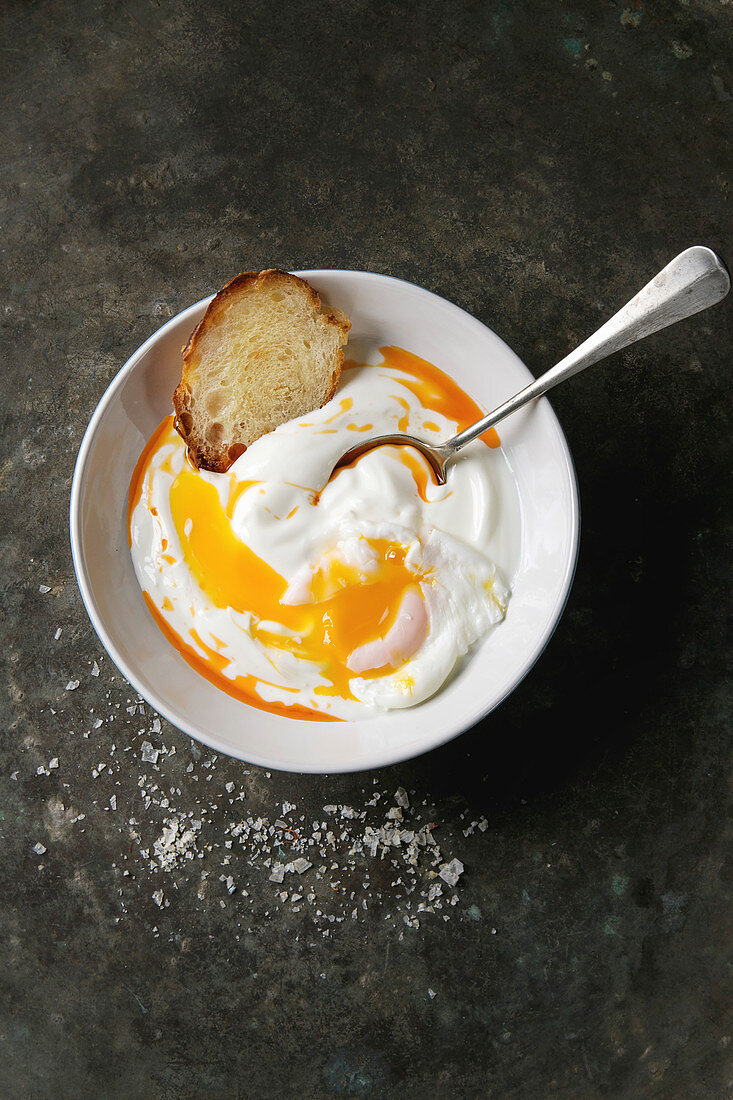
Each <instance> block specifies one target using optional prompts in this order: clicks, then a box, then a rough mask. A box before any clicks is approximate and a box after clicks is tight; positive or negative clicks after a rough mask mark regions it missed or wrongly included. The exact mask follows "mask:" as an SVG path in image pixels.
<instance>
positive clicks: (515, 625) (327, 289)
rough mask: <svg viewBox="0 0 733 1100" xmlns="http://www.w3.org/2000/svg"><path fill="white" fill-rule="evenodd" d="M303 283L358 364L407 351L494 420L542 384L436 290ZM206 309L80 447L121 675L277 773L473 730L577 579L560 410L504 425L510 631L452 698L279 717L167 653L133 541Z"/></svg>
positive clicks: (170, 330)
mask: <svg viewBox="0 0 733 1100" xmlns="http://www.w3.org/2000/svg"><path fill="white" fill-rule="evenodd" d="M301 274H303V275H304V276H305V277H306V278H308V280H309V281H310V282H311V283H312V284H313V285H314V286H315V288H316V289H317V290H318V292H319V293H320V294H321V296H322V298H323V299H324V300H325V301H327V302H329V303H332V304H334V305H338V306H339V307H340V308H341V309H343V310H345V312H346V313H347V314H348V315H349V317H350V318H351V320H352V332H351V336H350V340H349V348H350V349H351V348H352V347H355V348H356V349H358V352H359V353H360V354H364V352H365V349H366V351H367V353H368V349H375V350H376V349H377V348H378V347H379V346H382V345H385V344H396V345H398V346H401V347H404V348H406V349H407V350H408V351H411V352H414V353H415V354H416V355H419V356H421V357H422V358H424V359H428V360H429V361H430V362H433V363H435V364H436V365H437V366H439V367H440V368H441V369H442V370H444V371H446V372H447V373H448V374H450V375H452V376H453V377H454V378H455V379H456V381H457V382H458V383H459V384H460V385H461V386H462V387H463V388H464V389H465V390H466V391H467V392H468V393H469V394H470V395H471V396H472V397H473V398H474V399H475V400H476V401H478V403H479V404H480V405H482V406H483V407H484V408H486V409H489V408H492V407H494V406H495V405H497V404H499V402H500V401H502V400H504V399H506V398H507V397H508V396H510V395H511V394H512V393H514V392H515V391H516V390H518V389H520V388H522V387H523V386H525V385H527V383H528V382H529V381H531V378H532V376H531V375H530V373H529V371H528V370H527V369H526V367H525V366H524V365H523V364H522V363H521V361H520V360H519V359H518V358H517V356H516V355H515V354H514V352H512V351H511V350H510V349H509V348H508V347H507V346H506V344H504V342H503V341H502V340H500V339H499V337H498V336H496V334H495V333H493V332H492V331H491V330H490V329H488V328H486V327H485V326H484V325H482V324H481V323H480V322H478V321H477V320H476V319H475V318H473V317H470V316H469V315H468V314H466V313H464V312H463V311H462V310H461V309H459V308H458V307H457V306H454V305H452V304H451V303H449V302H446V301H445V300H444V299H441V298H438V297H436V296H435V295H433V294H431V293H429V292H428V291H425V290H422V289H420V288H419V287H416V286H413V285H411V284H409V283H404V282H401V281H399V280H397V279H391V278H388V277H386V276H381V275H373V274H369V273H366V272H349V271H346V272H344V271H312V272H302V273H301ZM207 301H208V299H207V300H206V301H203V302H199V303H197V304H196V305H194V306H191V307H190V308H189V309H187V310H185V311H184V312H183V313H181V314H179V315H178V316H177V317H174V318H173V319H172V320H171V321H169V322H168V323H167V324H166V325H165V326H164V327H163V328H162V329H160V330H159V331H158V332H157V333H155V334H154V335H153V336H152V337H151V338H150V339H149V340H148V341H147V342H146V343H145V344H143V346H142V347H141V348H140V349H139V350H138V351H137V352H136V353H135V354H134V355H133V356H132V358H131V359H130V360H129V361H128V363H127V364H126V365H125V367H124V368H123V369H122V370H121V371H120V373H119V374H118V375H117V377H116V378H115V379H114V380H113V382H112V384H111V385H110V387H109V389H108V390H107V392H106V393H105V395H104V397H103V398H102V400H101V402H100V404H99V406H98V408H97V410H96V412H95V414H94V416H93V418H92V421H91V423H90V425H89V428H88V429H87V433H86V435H85V437H84V441H83V443H82V446H81V449H80V452H79V457H78V460H77V465H76V471H75V475H74V484H73V488H72V500H71V541H72V550H73V554H74V564H75V568H76V572H77V578H78V580H79V586H80V589H81V593H82V596H83V599H84V602H85V604H86V607H87V610H88V612H89V615H90V617H91V620H92V622H93V624H94V627H95V629H96V631H97V633H98V634H99V637H100V639H101V641H102V643H103V645H104V646H105V648H106V649H107V651H108V653H109V654H110V656H111V658H112V659H113V661H114V662H115V664H116V665H117V666H118V668H119V669H120V671H121V672H122V673H123V675H124V676H125V677H126V678H127V679H128V680H129V681H130V683H131V684H132V685H133V686H134V687H135V688H136V689H137V690H138V691H139V692H140V694H141V695H142V696H144V697H145V698H146V699H147V700H148V702H149V703H150V704H151V705H152V706H154V707H155V708H156V710H158V711H159V712H160V713H161V714H163V715H165V717H166V718H168V719H169V721H171V722H173V723H174V724H175V725H176V726H178V727H179V728H180V729H182V730H184V731H185V732H186V733H188V734H189V735H190V736H191V737H194V738H196V739H197V740H199V741H202V742H203V743H205V744H207V745H209V746H211V747H212V748H213V749H215V750H216V751H218V752H224V753H227V754H229V755H231V756H236V757H240V758H241V759H244V760H248V761H251V762H252V763H256V764H262V765H264V766H267V767H272V768H281V769H284V770H287V771H310V772H333V771H352V770H358V769H360V768H370V767H378V766H381V765H384V764H390V763H393V762H395V761H397V760H402V759H406V758H409V757H411V756H415V755H417V754H419V753H421V752H425V751H426V750H427V749H430V748H433V747H435V746H436V745H439V744H441V743H443V742H445V741H447V740H449V739H450V738H451V737H453V736H455V735H456V734H458V733H460V732H462V731H463V730H465V729H468V728H469V727H470V726H472V725H473V724H474V723H475V722H476V721H478V720H479V719H480V718H481V717H482V716H483V715H485V714H486V713H488V711H490V710H491V709H492V708H493V707H495V706H496V705H497V704H498V703H500V702H501V700H502V699H504V698H505V697H506V696H507V695H508V694H509V692H510V691H511V690H512V689H513V688H514V687H515V686H516V685H517V684H518V683H519V681H520V680H521V679H522V678H523V676H524V675H526V673H527V671H528V670H529V669H530V668H531V667H532V665H533V664H534V662H535V660H536V659H537V657H538V656H539V654H540V653H541V652H542V649H543V648H544V646H545V645H546V643H547V640H548V639H549V637H550V635H551V633H552V630H553V629H554V626H555V624H556V622H557V620H558V619H559V617H560V615H561V613H562V609H563V607H564V604H565V600H566V597H567V593H568V590H569V588H570V584H571V581H572V575H573V570H574V567H575V559H576V555H577V544H578V500H577V485H576V480H575V474H574V471H573V466H572V461H571V458H570V453H569V451H568V447H567V444H566V442H565V438H564V436H563V433H562V431H561V429H560V426H559V424H558V422H557V420H556V418H555V415H554V413H553V412H552V409H551V408H550V405H549V403H548V401H547V400H546V399H544V398H543V399H541V400H540V401H538V402H536V403H535V404H534V405H533V406H532V407H531V408H527V409H524V410H522V411H520V412H519V413H516V414H515V415H514V416H513V417H511V418H510V419H509V420H508V421H506V422H505V423H504V424H502V425H501V426H500V435H501V439H502V447H503V451H504V455H505V457H506V460H507V462H508V464H509V466H510V468H511V471H512V474H513V476H514V479H515V484H516V488H517V494H518V500H519V510H520V515H521V545H520V548H519V551H518V562H517V569H516V574H515V577H514V583H513V594H512V598H511V600H510V603H509V609H508V612H507V617H506V620H505V621H504V622H503V623H502V624H501V625H500V626H499V627H498V628H497V629H496V630H494V631H493V632H492V633H491V634H490V635H489V637H488V638H487V639H486V641H485V642H484V644H483V645H481V646H480V647H478V648H477V649H476V650H474V652H473V653H472V655H471V656H470V658H469V659H468V660H466V661H465V662H464V663H463V665H462V666H461V668H460V669H459V670H458V672H457V673H456V674H455V675H454V676H453V678H452V679H451V680H450V681H449V682H448V684H447V685H445V686H444V688H443V689H442V690H441V691H440V692H438V693H437V694H436V695H435V696H434V697H433V698H432V699H430V700H428V701H427V702H425V703H423V704H421V705H420V706H418V707H415V708H413V709H411V710H404V711H392V712H387V713H385V714H384V715H382V716H379V717H376V718H370V719H364V720H361V721H358V722H333V723H331V722H328V723H322V722H318V723H316V722H307V721H301V720H295V719H289V718H282V717H279V716H277V715H272V714H268V713H266V712H263V711H258V710H255V709H254V708H251V707H247V706H246V705H245V704H243V703H240V702H239V701H237V700H235V699H232V698H230V697H229V696H227V695H226V694H224V693H223V692H221V691H219V690H218V689H217V688H215V687H214V686H213V685H212V684H209V683H208V682H207V681H206V680H204V679H203V678H202V677H201V676H199V675H198V674H197V673H196V672H194V670H193V669H192V668H190V666H189V665H188V664H187V663H186V662H185V661H184V660H183V659H182V658H181V657H180V656H179V654H178V653H177V652H176V651H175V650H174V649H173V648H172V646H170V645H169V643H168V642H167V641H166V639H165V638H164V637H163V635H162V634H161V633H160V631H159V630H158V627H157V626H156V625H155V623H154V622H153V620H152V618H151V616H150V614H149V612H148V610H147V607H146V605H145V602H144V600H143V597H142V593H141V591H140V588H139V586H138V583H137V579H136V577H135V573H134V570H133V567H132V560H131V557H130V553H129V548H128V542H127V531H126V525H125V523H126V508H127V495H128V487H129V482H130V475H131V473H132V470H133V468H134V466H135V463H136V461H137V459H138V457H139V455H140V452H141V450H142V448H143V446H144V445H145V443H146V442H147V440H148V438H149V436H150V435H151V433H152V432H153V430H154V429H155V427H156V426H157V425H158V423H159V422H160V420H161V419H162V418H163V417H164V416H166V415H168V414H169V413H170V411H171V394H172V392H173V390H174V388H175V386H176V384H177V382H178V381H179V378H180V363H181V359H180V353H181V347H182V346H183V344H184V343H185V342H186V340H187V339H188V337H189V335H190V333H191V331H192V329H193V328H194V326H195V325H196V323H197V322H198V320H199V319H200V317H201V316H202V314H203V312H204V309H205V308H206V305H207ZM350 353H351V352H349V351H347V354H350ZM352 354H353V353H352Z"/></svg>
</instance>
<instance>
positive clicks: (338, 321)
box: [173, 268, 351, 473]
mask: <svg viewBox="0 0 733 1100" xmlns="http://www.w3.org/2000/svg"><path fill="white" fill-rule="evenodd" d="M293 286H297V288H298V289H299V291H301V292H302V291H303V290H304V289H305V290H306V291H307V292H308V296H309V299H310V304H311V306H312V308H313V310H314V312H316V313H319V314H320V316H321V318H322V319H323V321H324V322H325V323H326V324H328V325H333V326H334V327H336V328H337V329H339V331H340V333H341V335H342V336H343V343H345V342H346V337H347V335H348V332H349V329H350V328H351V322H350V321H349V319H348V317H346V315H345V314H344V313H342V312H341V310H338V309H324V308H322V306H321V299H320V297H319V295H318V293H317V292H316V290H315V289H314V288H313V287H312V286H311V285H310V283H308V282H306V280H305V279H300V278H299V277H298V276H297V275H291V274H290V272H289V271H281V270H280V269H279V268H267V269H266V270H264V271H259V272H257V271H246V272H241V273H240V274H239V275H235V276H234V278H232V279H230V280H229V282H228V283H226V284H225V286H223V287H222V289H221V290H220V291H219V293H218V294H216V295H215V297H214V298H213V299H212V300H211V302H209V305H208V306H207V308H206V312H205V313H204V315H203V317H202V318H201V320H200V321H199V323H198V325H197V326H196V328H195V329H194V330H193V332H192V333H191V335H190V337H189V339H188V342H187V344H186V345H185V347H184V348H183V349H182V354H183V371H182V375H181V381H180V382H179V384H178V386H177V387H176V389H175V391H174V393H173V408H174V410H175V418H174V424H175V428H176V431H177V432H178V434H179V435H180V436H181V438H182V439H183V440H184V442H185V443H186V447H187V450H188V456H189V459H190V460H191V462H192V463H193V465H194V466H195V467H196V468H197V469H204V470H211V471H213V472H216V473H225V472H226V471H227V470H228V469H229V467H230V466H231V465H232V463H233V462H234V461H236V459H237V458H239V457H240V455H242V454H243V453H244V451H245V450H246V449H247V447H246V445H245V444H244V443H241V442H235V441H231V440H230V441H228V442H227V441H224V442H222V443H221V444H219V445H216V446H214V445H212V444H209V443H206V442H205V441H204V440H202V439H199V438H197V437H196V433H195V432H194V431H193V430H192V429H193V418H192V416H191V413H190V412H189V408H188V397H189V394H190V391H189V388H188V379H189V377H190V374H191V371H192V370H193V369H195V366H193V365H192V364H193V361H194V360H195V358H196V352H197V346H198V342H199V340H200V339H201V337H202V335H203V333H205V332H206V331H207V329H208V327H209V325H211V324H212V323H213V322H215V321H216V319H217V318H218V316H219V314H220V313H221V312H222V310H224V309H225V308H226V307H227V305H228V303H229V301H230V300H231V299H232V298H235V297H237V296H238V295H240V294H242V293H243V292H246V291H247V290H250V289H253V288H255V287H257V288H258V289H261V288H267V289H275V288H277V287H287V288H289V289H292V288H293ZM343 362H344V354H343V350H342V348H341V347H340V346H339V347H338V348H337V350H336V367H335V370H334V373H333V380H332V384H331V387H330V389H329V391H328V393H327V395H326V398H325V400H324V401H323V402H322V403H321V406H319V407H322V406H323V405H325V404H326V403H327V402H328V401H330V400H331V398H332V397H333V395H334V394H335V393H336V390H337V389H338V384H339V379H340V377H341V370H342V367H343Z"/></svg>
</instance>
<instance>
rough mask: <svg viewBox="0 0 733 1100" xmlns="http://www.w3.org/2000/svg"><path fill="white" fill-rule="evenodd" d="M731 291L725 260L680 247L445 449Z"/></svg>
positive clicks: (698, 247) (700, 249) (702, 250)
mask: <svg viewBox="0 0 733 1100" xmlns="http://www.w3.org/2000/svg"><path fill="white" fill-rule="evenodd" d="M729 290H730V276H729V275H728V271H727V269H726V267H725V264H724V263H723V262H722V260H720V259H719V258H718V257H717V256H716V255H715V253H714V252H712V251H711V249H709V248H703V247H702V246H701V245H696V246H695V247H694V248H688V249H686V250H685V251H684V252H680V254H679V256H676V257H675V258H674V260H672V261H671V263H668V264H667V266H666V267H665V268H664V269H663V270H662V271H660V272H659V274H658V275H657V276H656V277H655V278H654V279H652V281H651V282H650V283H647V285H646V286H645V287H644V288H643V290H640V291H639V293H638V294H637V295H636V296H635V297H634V298H632V299H631V301H630V302H628V303H627V304H626V305H625V306H624V307H623V309H620V310H619V311H618V313H616V314H614V316H613V317H611V319H610V320H609V321H606V323H605V325H602V326H601V327H600V328H599V329H598V331H597V332H594V333H593V335H592V336H589V337H588V339H587V340H585V341H584V342H583V343H582V344H581V345H580V347H577V348H576V349H575V351H571V352H570V354H569V355H566V356H565V358H564V359H561V360H560V362H559V363H558V364H557V365H556V366H554V367H551V368H550V370H548V371H546V373H545V374H542V375H540V377H539V378H537V379H535V381H534V382H532V383H531V385H529V386H527V387H526V389H523V390H520V392H519V393H517V394H515V395H514V397H510V398H509V400H508V401H505V402H504V404H503V405H499V407H498V408H496V409H494V411H493V412H490V413H489V414H488V416H485V417H484V419H483V420H479V422H478V423H477V424H472V425H471V427H470V428H466V429H465V431H462V432H460V434H459V435H456V436H454V437H453V439H449V440H448V441H447V443H446V444H444V446H445V447H446V448H447V449H448V450H450V452H453V451H457V450H459V449H460V448H461V447H463V446H465V444H466V443H470V442H471V440H472V439H476V438H477V437H478V436H480V435H483V433H484V432H485V431H487V430H488V429H489V428H491V427H492V426H493V425H494V424H497V423H498V422H499V421H500V420H503V419H504V417H505V416H508V415H509V414H510V413H513V412H516V410H517V409H521V407H522V406H523V405H526V403H527V402H528V401H531V400H532V399H533V398H534V397H540V396H541V395H542V394H543V393H547V391H548V390H550V389H552V387H553V386H556V385H557V384H558V383H559V382H564V381H565V379H566V378H572V376H573V375H574V374H578V373H579V372H580V371H582V370H585V368H586V367H589V366H591V364H592V363H597V362H598V361H599V360H600V359H605V357H606V356H607V355H611V354H612V353H613V352H615V351H620V350H621V348H626V347H628V346H629V344H634V343H636V341H637V340H643V339H644V337H645V336H650V335H651V334H652V333H653V332H659V330H660V329H663V328H667V326H668V325H673V324H675V322H676V321H682V320H684V318H685V317H691V316H692V315H693V313H699V312H700V311H701V310H703V309H707V308H708V306H713V305H715V303H716V302H719V301H720V300H721V298H724V297H725V296H726V294H727V293H728V291H729Z"/></svg>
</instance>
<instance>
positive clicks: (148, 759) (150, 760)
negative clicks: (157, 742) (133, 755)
mask: <svg viewBox="0 0 733 1100" xmlns="http://www.w3.org/2000/svg"><path fill="white" fill-rule="evenodd" d="M142 750H143V751H142V753H141V757H140V758H141V760H143V762H144V763H145V764H156V763H157V761H158V755H159V754H158V750H157V749H154V748H153V746H152V745H151V744H150V742H149V741H143V745H142Z"/></svg>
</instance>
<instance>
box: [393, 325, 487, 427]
mask: <svg viewBox="0 0 733 1100" xmlns="http://www.w3.org/2000/svg"><path fill="white" fill-rule="evenodd" d="M379 350H380V351H381V353H382V355H383V356H384V362H383V363H380V364H379V365H380V366H385V367H393V368H394V369H395V370H400V371H403V372H404V373H405V374H411V375H412V379H411V380H409V381H408V380H407V379H404V378H400V379H399V381H400V383H401V384H402V385H403V386H406V387H407V389H408V390H410V391H411V392H412V393H414V394H415V396H416V397H417V399H418V401H419V402H420V404H421V405H422V407H423V408H424V409H431V410H432V411H433V412H437V413H441V415H442V416H445V417H447V418H448V419H449V420H455V421H456V423H457V425H458V431H459V432H462V431H463V430H464V428H468V427H469V426H470V425H471V424H475V423H476V421H477V420H480V419H481V417H482V416H484V415H485V414H484V413H483V412H482V411H481V409H480V408H479V407H478V405H477V404H476V402H475V401H474V400H472V398H470V397H469V396H468V394H467V393H464V391H463V390H462V389H461V387H460V386H459V385H458V384H457V383H456V382H454V381H453V379H452V378H450V377H449V376H448V375H447V374H445V373H444V372H443V371H442V370H439V369H438V367H436V366H434V365H433V364H432V363H428V361H427V360H426V359H420V358H419V357H418V356H417V355H413V354H412V353H411V352H409V351H404V350H403V349H402V348H396V347H384V348H380V349H379ZM406 430H407V429H406V428H403V427H402V422H401V421H400V431H406ZM479 438H480V439H482V440H483V441H484V443H485V444H486V446H487V447H499V446H500V444H501V440H500V439H499V436H498V435H497V433H496V430H495V429H494V428H489V430H488V431H487V432H484V434H483V435H482V436H480V437H479Z"/></svg>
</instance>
